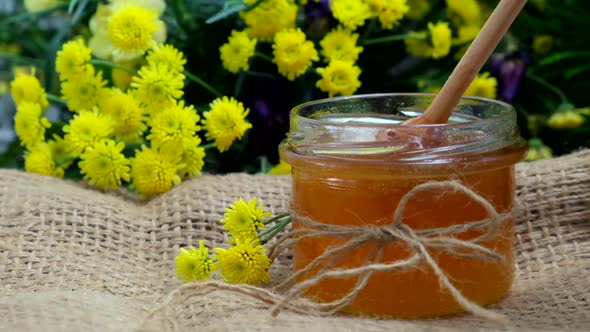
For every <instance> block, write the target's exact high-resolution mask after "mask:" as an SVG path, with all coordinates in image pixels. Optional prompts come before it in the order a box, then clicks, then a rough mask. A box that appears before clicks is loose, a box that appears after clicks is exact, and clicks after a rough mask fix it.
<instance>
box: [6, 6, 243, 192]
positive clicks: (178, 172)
mask: <svg viewBox="0 0 590 332" xmlns="http://www.w3.org/2000/svg"><path fill="white" fill-rule="evenodd" d="M111 4H112V5H113V6H115V5H117V6H119V5H120V6H121V7H120V8H121V10H130V9H131V8H134V7H133V6H134V5H135V2H133V1H127V2H125V4H124V3H123V1H113V2H111ZM109 8H110V7H109ZM113 8H119V7H113ZM123 13H125V12H123ZM142 54H144V55H145V57H144V58H143V59H142V62H143V63H144V65H143V66H142V67H141V68H140V69H139V70H138V71H137V72H136V73H135V74H133V75H132V78H131V84H130V85H129V87H128V88H127V89H119V88H117V87H114V86H110V84H109V82H108V81H107V80H105V79H103V74H102V71H98V70H97V68H96V67H95V62H94V60H92V51H91V49H90V48H89V47H88V46H87V45H86V43H85V42H84V40H83V39H80V38H77V39H74V40H71V41H68V42H66V43H65V44H64V45H62V48H61V49H60V50H59V51H58V52H57V57H56V71H57V73H58V74H59V77H60V80H61V94H62V96H61V97H56V96H53V98H54V99H52V100H63V102H64V103H65V104H66V105H67V108H68V110H69V111H70V112H72V113H73V116H72V118H71V119H70V120H69V121H68V122H67V123H66V124H65V125H63V127H62V128H61V132H62V134H59V135H57V134H56V135H54V136H53V139H50V140H47V139H46V137H45V136H46V129H47V128H50V127H51V123H50V122H49V121H48V120H47V118H45V117H43V110H44V109H45V107H47V106H48V104H49V103H48V99H47V98H48V97H47V94H46V92H45V90H44V89H43V87H42V86H41V83H40V82H39V80H38V79H37V78H36V77H35V75H34V72H33V73H22V72H21V73H18V74H17V75H16V77H15V79H14V80H13V82H12V84H11V93H12V95H13V97H14V100H15V102H16V104H17V108H18V111H17V113H16V115H15V123H16V126H15V127H16V132H17V135H18V137H19V139H20V141H21V143H22V145H24V146H25V147H26V149H27V151H26V153H25V169H26V170H27V171H29V172H35V173H39V174H44V175H50V176H60V177H61V176H64V174H65V173H66V172H67V171H68V170H69V169H70V167H71V166H73V165H75V166H77V167H78V168H79V172H80V174H82V175H83V176H84V178H85V179H86V180H87V182H88V184H89V185H90V186H93V187H96V188H99V189H103V190H113V189H116V188H118V187H120V186H122V185H125V184H128V185H129V187H130V188H132V189H134V190H136V191H137V192H138V193H139V194H141V195H142V196H144V197H149V196H154V195H158V194H160V193H163V192H165V191H167V190H170V189H171V188H172V187H173V186H174V185H176V184H178V183H180V182H181V181H182V180H183V178H186V177H192V176H198V175H200V174H201V170H202V168H203V166H204V158H205V154H206V153H205V146H203V145H202V141H201V135H200V134H199V133H200V131H201V130H203V129H204V131H205V132H204V133H203V136H205V137H206V138H207V139H209V140H211V141H212V143H211V144H210V145H209V146H210V147H217V149H218V150H219V151H221V152H223V151H227V150H228V149H229V148H230V147H231V145H232V144H233V143H234V142H235V141H236V140H238V139H241V138H242V137H243V135H244V134H245V132H246V131H247V130H248V129H250V128H251V127H252V125H251V124H250V123H249V122H248V121H247V120H246V117H247V115H248V109H246V108H244V106H243V105H242V103H240V102H238V101H237V100H235V99H233V98H227V97H223V98H217V99H215V100H213V101H212V102H211V105H210V110H209V111H206V112H203V113H201V114H200V113H199V112H198V111H197V110H196V109H195V108H194V107H193V106H192V105H186V104H185V102H184V101H183V100H182V96H183V88H184V82H185V74H184V66H185V64H186V59H185V57H184V54H183V53H182V52H180V51H179V50H177V49H176V48H174V47H173V46H172V45H167V44H156V43H150V46H149V47H148V48H147V49H145V50H142ZM104 64H110V65H111V66H114V67H117V68H121V67H119V66H117V65H116V64H113V63H111V62H108V61H106V60H100V61H99V62H98V63H97V65H104ZM125 70H128V71H131V72H133V70H132V69H125ZM201 115H202V117H201ZM58 130H59V128H58Z"/></svg>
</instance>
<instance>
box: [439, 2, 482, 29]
mask: <svg viewBox="0 0 590 332" xmlns="http://www.w3.org/2000/svg"><path fill="white" fill-rule="evenodd" d="M447 11H448V14H449V18H450V19H451V21H452V22H453V23H454V24H455V25H457V26H462V25H480V24H481V9H480V8H479V4H478V3H477V1H476V0H447Z"/></svg>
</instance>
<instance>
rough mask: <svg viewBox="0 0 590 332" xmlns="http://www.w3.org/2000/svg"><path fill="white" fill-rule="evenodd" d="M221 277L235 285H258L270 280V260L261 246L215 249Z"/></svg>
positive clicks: (245, 245)
mask: <svg viewBox="0 0 590 332" xmlns="http://www.w3.org/2000/svg"><path fill="white" fill-rule="evenodd" d="M215 252H216V253H217V255H216V258H217V267H218V268H219V269H220V270H221V277H222V278H223V279H225V280H226V281H227V282H229V283H233V284H251V285H258V284H261V283H264V282H266V281H267V280H268V279H269V274H268V269H269V267H270V263H271V261H270V259H269V258H268V256H267V255H266V248H264V247H263V246H262V245H260V244H252V243H242V242H240V241H236V245H235V246H234V247H231V248H229V249H227V250H225V249H221V248H215Z"/></svg>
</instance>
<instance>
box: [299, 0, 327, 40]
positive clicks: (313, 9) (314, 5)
mask: <svg viewBox="0 0 590 332" xmlns="http://www.w3.org/2000/svg"><path fill="white" fill-rule="evenodd" d="M303 10H304V12H305V26H307V27H308V28H309V31H308V33H311V34H319V33H322V32H323V31H325V30H327V29H329V23H330V20H331V19H332V9H330V1H329V0H320V1H318V2H316V1H308V2H307V4H306V5H305V7H304V9H303Z"/></svg>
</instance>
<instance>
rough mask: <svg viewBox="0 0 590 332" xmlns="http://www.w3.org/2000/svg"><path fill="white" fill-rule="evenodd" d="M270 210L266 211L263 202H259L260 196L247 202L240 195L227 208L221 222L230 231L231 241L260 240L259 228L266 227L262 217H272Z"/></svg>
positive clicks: (247, 241) (246, 241)
mask: <svg viewBox="0 0 590 332" xmlns="http://www.w3.org/2000/svg"><path fill="white" fill-rule="evenodd" d="M270 216H271V213H270V212H265V211H264V209H263V206H262V204H258V197H254V198H252V199H251V200H249V201H248V202H247V203H246V202H245V201H244V199H243V198H241V197H240V199H238V200H237V201H235V202H234V203H233V204H231V205H230V206H229V208H226V209H225V215H224V216H223V219H221V222H222V223H223V224H224V225H223V228H224V229H227V230H228V231H229V235H230V236H231V237H232V238H231V240H230V243H232V244H233V243H235V242H236V241H239V242H241V243H250V242H253V241H258V230H259V229H262V228H264V224H263V223H262V219H264V217H270Z"/></svg>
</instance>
